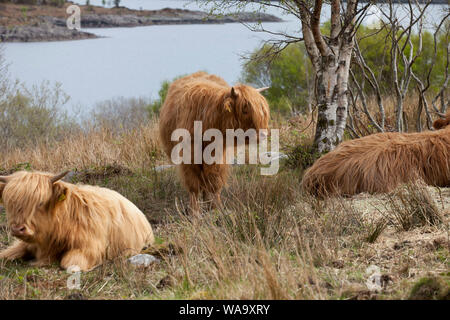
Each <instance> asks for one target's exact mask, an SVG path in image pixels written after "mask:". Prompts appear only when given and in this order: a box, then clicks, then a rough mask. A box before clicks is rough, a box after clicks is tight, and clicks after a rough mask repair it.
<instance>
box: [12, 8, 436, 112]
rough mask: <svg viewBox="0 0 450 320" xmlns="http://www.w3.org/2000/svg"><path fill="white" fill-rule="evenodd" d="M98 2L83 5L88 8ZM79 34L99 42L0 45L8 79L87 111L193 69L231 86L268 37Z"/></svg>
mask: <svg viewBox="0 0 450 320" xmlns="http://www.w3.org/2000/svg"><path fill="white" fill-rule="evenodd" d="M101 2H102V1H101V0H91V1H90V3H91V4H95V5H100V4H101ZM78 3H83V4H84V3H85V1H78ZM106 3H107V4H108V1H106ZM121 5H123V6H127V7H129V8H132V9H140V8H142V9H162V8H166V7H170V8H187V9H193V10H195V9H204V8H202V7H201V6H199V3H197V2H191V1H175V0H156V1H155V0H151V1H150V0H122V1H121ZM442 8H443V7H441V6H433V7H432V8H431V9H432V10H430V12H432V14H431V16H437V15H440V14H442V12H443V9H442ZM62 10H63V9H62ZM267 12H269V13H273V14H275V15H277V16H279V17H281V18H282V19H284V20H285V22H281V23H265V24H264V27H265V28H266V29H269V30H272V31H288V32H289V33H291V34H292V33H295V32H297V33H299V29H300V24H299V22H298V21H297V20H295V18H294V17H292V16H285V15H282V14H281V13H280V12H279V11H278V10H276V9H273V8H271V9H269V10H267ZM325 14H326V13H325ZM375 17H376V16H375V15H373V16H371V17H369V18H368V19H367V21H366V23H370V22H371V21H372V20H374V19H375ZM81 19H83V16H81ZM83 30H84V31H87V32H92V33H95V34H97V35H99V36H101V37H102V38H99V39H89V40H79V41H62V42H39V43H5V44H3V46H4V47H5V50H4V54H5V58H6V60H7V62H8V63H9V64H10V67H9V70H10V73H11V75H12V76H13V77H14V78H18V79H19V80H21V81H22V82H24V83H25V84H26V85H27V86H31V85H33V84H39V83H41V82H42V81H43V80H48V81H50V82H60V83H61V84H62V89H63V90H64V91H65V92H66V93H67V94H68V95H70V97H71V100H70V102H69V106H71V107H77V108H81V109H82V110H88V109H91V108H92V107H93V106H94V105H95V103H96V102H99V101H102V100H106V99H110V98H113V97H118V96H123V97H139V96H145V97H149V96H150V97H157V92H158V90H159V88H160V85H161V82H162V81H164V80H166V79H172V78H174V77H176V76H178V75H181V74H188V73H192V72H195V71H198V70H205V71H208V72H210V73H214V74H217V75H220V76H221V77H223V78H224V79H225V80H226V81H228V82H229V83H231V84H232V83H235V82H237V81H238V80H239V76H240V74H241V70H242V63H243V62H244V61H243V59H242V56H245V55H246V54H248V53H249V52H251V51H253V50H254V49H255V48H257V47H258V46H260V45H261V43H262V42H263V41H264V40H268V39H271V38H273V36H271V35H269V34H266V33H255V32H252V31H250V30H249V29H248V28H246V27H245V26H244V25H242V24H239V23H233V24H223V25H167V26H147V27H136V28H108V29H83Z"/></svg>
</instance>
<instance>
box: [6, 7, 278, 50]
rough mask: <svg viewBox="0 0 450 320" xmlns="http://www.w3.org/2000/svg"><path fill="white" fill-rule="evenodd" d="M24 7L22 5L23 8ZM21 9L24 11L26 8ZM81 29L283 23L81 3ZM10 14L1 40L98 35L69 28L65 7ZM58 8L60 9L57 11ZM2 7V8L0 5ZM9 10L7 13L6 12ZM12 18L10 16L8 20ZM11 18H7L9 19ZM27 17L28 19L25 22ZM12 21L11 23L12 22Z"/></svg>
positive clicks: (262, 17) (266, 17)
mask: <svg viewBox="0 0 450 320" xmlns="http://www.w3.org/2000/svg"><path fill="white" fill-rule="evenodd" d="M22 8H23V7H22ZM22 8H21V12H22V14H23V9H22ZM81 8H82V11H81V29H82V30H83V28H114V27H138V26H151V25H164V24H222V23H236V22H250V23H251V22H258V21H261V22H281V21H282V20H281V19H280V18H278V17H275V16H273V15H270V14H265V13H251V12H241V13H236V14H233V15H227V16H221V17H215V16H210V15H208V14H207V13H206V12H202V11H191V10H184V9H169V8H166V9H162V10H151V11H150V10H149V11H145V10H130V9H127V8H117V9H115V10H114V9H106V8H102V7H94V6H89V7H86V6H81ZM9 9H10V10H9V11H10V12H11V16H10V17H8V16H7V17H6V19H4V18H0V40H1V41H2V42H34V41H61V40H80V39H89V38H96V37H97V36H96V35H95V34H92V33H88V32H84V31H82V30H81V31H77V30H70V29H68V28H67V26H66V19H67V17H68V15H67V14H66V13H65V8H63V7H61V8H54V7H52V8H51V10H49V12H48V13H49V14H48V15H45V14H46V13H45V12H43V10H42V6H39V7H38V8H36V9H37V10H32V9H31V10H29V11H27V12H26V13H25V14H24V16H26V14H27V13H28V15H29V16H26V17H27V19H21V17H18V18H17V19H15V20H13V19H12V16H13V15H14V11H13V10H12V9H14V8H9ZM57 9H59V11H56V10H57ZM0 10H1V8H0ZM7 14H8V12H6V14H5V15H7ZM8 18H9V19H8ZM7 19H8V20H7ZM22 20H25V21H22ZM11 22H12V23H11Z"/></svg>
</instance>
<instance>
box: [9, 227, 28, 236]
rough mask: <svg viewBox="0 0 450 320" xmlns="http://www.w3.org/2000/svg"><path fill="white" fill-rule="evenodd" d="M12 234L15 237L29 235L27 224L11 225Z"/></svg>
mask: <svg viewBox="0 0 450 320" xmlns="http://www.w3.org/2000/svg"><path fill="white" fill-rule="evenodd" d="M11 234H12V235H13V236H15V237H23V236H27V235H28V229H27V227H26V226H25V225H23V224H22V225H15V226H11Z"/></svg>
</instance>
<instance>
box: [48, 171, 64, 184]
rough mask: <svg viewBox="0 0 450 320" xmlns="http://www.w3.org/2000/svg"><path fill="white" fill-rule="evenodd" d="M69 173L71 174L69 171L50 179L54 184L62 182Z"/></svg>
mask: <svg viewBox="0 0 450 320" xmlns="http://www.w3.org/2000/svg"><path fill="white" fill-rule="evenodd" d="M68 173H69V171H64V172H63V173H60V174H58V175H56V176H54V177H52V178H51V179H50V181H51V182H52V183H55V182H56V181H58V180H61V179H62V178H64V176H65V175H66V174H68Z"/></svg>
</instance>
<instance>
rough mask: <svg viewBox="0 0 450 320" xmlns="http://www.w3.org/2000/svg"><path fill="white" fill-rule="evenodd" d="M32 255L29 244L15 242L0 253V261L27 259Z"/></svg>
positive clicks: (19, 241)
mask: <svg viewBox="0 0 450 320" xmlns="http://www.w3.org/2000/svg"><path fill="white" fill-rule="evenodd" d="M32 254H33V250H32V247H31V246H30V244H28V243H26V242H23V241H22V240H16V241H14V243H13V244H12V245H11V246H9V247H8V248H6V249H5V250H3V251H1V252H0V259H6V260H15V259H21V258H25V257H29V256H30V255H32Z"/></svg>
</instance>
